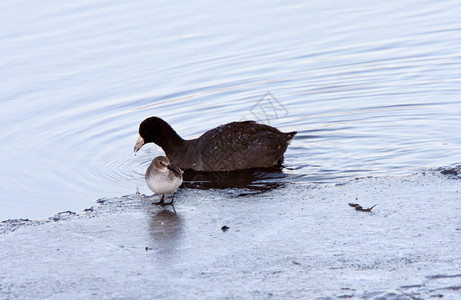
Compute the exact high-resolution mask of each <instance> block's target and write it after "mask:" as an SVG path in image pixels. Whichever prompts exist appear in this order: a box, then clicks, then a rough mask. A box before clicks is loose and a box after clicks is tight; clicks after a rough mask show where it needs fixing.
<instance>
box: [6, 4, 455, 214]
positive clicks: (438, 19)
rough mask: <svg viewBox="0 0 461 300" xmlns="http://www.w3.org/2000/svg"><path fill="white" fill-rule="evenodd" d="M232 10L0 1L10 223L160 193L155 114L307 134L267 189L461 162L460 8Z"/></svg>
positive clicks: (205, 125)
mask: <svg viewBox="0 0 461 300" xmlns="http://www.w3.org/2000/svg"><path fill="white" fill-rule="evenodd" d="M183 5H187V6H183ZM220 5H221V6H217V4H216V2H212V1H209V2H206V1H193V2H188V3H187V4H174V3H171V2H170V1H157V2H156V3H153V2H152V1H137V2H134V3H131V2H126V1H119V2H117V1H93V0H92V1H77V2H75V1H71V2H62V1H41V2H40V3H38V2H36V1H27V0H25V1H4V2H1V3H0V28H1V31H0V41H1V42H0V81H1V89H0V128H1V131H0V164H1V169H0V193H1V194H0V219H6V218H19V217H23V218H43V217H47V216H49V215H52V214H54V213H56V212H58V211H63V210H74V211H81V210H82V209H84V208H85V207H88V206H91V205H93V204H94V202H95V200H96V199H98V198H100V197H111V196H120V195H123V194H132V193H134V192H136V188H137V186H138V185H139V190H140V192H144V193H148V191H147V189H146V187H145V184H144V178H143V173H144V171H145V169H146V168H147V165H148V163H149V162H150V160H151V159H152V158H153V157H154V156H156V155H158V154H161V153H162V152H161V150H160V149H159V148H158V147H156V146H154V145H150V146H148V147H144V148H143V149H142V150H141V151H140V152H139V154H138V156H134V154H133V146H134V143H135V141H136V138H137V128H138V125H139V122H140V121H142V120H143V119H144V118H146V117H148V116H151V115H157V116H160V117H162V118H164V119H165V120H167V121H168V122H169V123H170V124H171V125H172V126H173V127H174V128H175V129H176V130H177V131H178V132H179V133H180V134H181V135H182V136H183V137H185V138H193V137H197V136H198V135H199V134H201V133H203V132H204V131H206V130H207V129H210V128H213V127H215V126H218V125H220V124H223V123H226V122H229V121H235V120H241V119H259V120H260V121H263V122H265V123H270V124H271V125H273V126H276V127H278V128H280V129H281V130H283V131H291V130H298V131H299V133H298V135H297V137H296V139H295V140H294V141H293V143H292V145H291V146H290V148H289V149H288V151H287V153H286V159H285V168H284V169H283V170H282V173H281V176H279V177H282V178H279V179H267V178H266V179H263V181H271V180H272V182H277V181H282V182H304V183H310V182H321V183H334V182H338V181H341V180H344V178H351V177H357V176H368V175H380V174H406V173H411V172H414V170H417V169H421V168H427V167H438V166H443V165H452V164H456V163H459V162H460V161H461V135H460V132H461V131H460V130H461V52H460V50H459V49H460V45H461V18H460V16H461V6H460V5H459V2H457V1H435V0H433V1H426V2H413V1H406V2H405V1H400V2H389V3H387V2H386V3H385V2H376V3H370V2H369V1H348V2H347V3H342V2H338V1H300V2H299V3H294V4H290V5H287V4H286V3H285V1H264V2H261V1H246V2H245V4H242V3H220ZM267 93H270V94H267ZM279 175H280V174H279ZM269 177H270V176H269ZM275 177H276V178H277V177H278V176H275Z"/></svg>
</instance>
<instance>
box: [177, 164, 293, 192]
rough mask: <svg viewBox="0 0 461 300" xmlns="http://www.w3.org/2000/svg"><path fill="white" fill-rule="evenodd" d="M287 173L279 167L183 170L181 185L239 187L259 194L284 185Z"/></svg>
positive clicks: (207, 187)
mask: <svg viewBox="0 0 461 300" xmlns="http://www.w3.org/2000/svg"><path fill="white" fill-rule="evenodd" d="M288 176H289V175H288V174H286V173H283V171H282V168H281V167H273V168H255V169H248V170H236V171H229V172H196V171H192V170H187V171H186V172H184V181H183V185H182V186H183V187H186V188H192V189H204V190H207V189H230V188H241V189H246V190H247V191H248V192H247V193H243V194H242V196H244V195H247V194H260V193H265V192H267V191H270V190H273V189H276V188H278V187H280V186H282V185H284V182H283V179H284V178H286V177H288Z"/></svg>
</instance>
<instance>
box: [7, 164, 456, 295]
mask: <svg viewBox="0 0 461 300" xmlns="http://www.w3.org/2000/svg"><path fill="white" fill-rule="evenodd" d="M460 191H461V180H459V177H458V176H457V174H456V172H448V174H441V173H440V172H439V171H428V172H422V173H418V174H415V175H412V176H406V177H379V178H364V179H359V180H354V181H351V182H349V183H347V184H344V185H336V186H325V185H318V186H310V185H304V184H301V185H299V184H287V185H284V186H281V187H279V188H276V189H273V190H271V191H268V192H266V193H262V194H256V195H246V196H240V197H239V194H240V193H244V190H241V189H233V190H196V189H195V190H194V189H187V188H186V189H182V190H180V192H179V193H178V194H177V198H176V201H177V204H176V211H177V214H176V215H175V214H173V213H172V212H171V211H170V210H168V209H167V210H163V209H161V208H158V207H155V206H153V205H151V204H150V202H149V201H148V200H146V199H147V198H146V197H145V196H143V195H129V196H124V197H120V198H113V199H101V200H99V201H98V202H99V204H97V205H95V206H94V207H92V208H89V209H87V210H85V211H83V212H79V213H78V214H73V213H69V212H64V213H61V214H58V215H56V216H54V217H52V218H50V219H47V220H43V221H24V220H23V221H20V220H15V221H14V220H11V221H7V222H3V223H1V226H0V230H1V231H0V232H2V233H1V235H0V260H1V265H2V267H1V269H0V287H1V288H0V297H7V298H28V297H30V298H45V297H52V298H54V297H56V298H68V297H70V298H77V297H80V298H88V297H91V296H97V297H100V298H117V297H120V298H170V299H178V298H226V297H229V298H232V297H244V298H250V297H251V298H271V297H273V298H281V297H294V298H296V297H299V298H301V297H308V298H323V299H325V298H332V299H336V298H349V297H354V298H367V299H410V298H411V299H413V298H423V299H424V298H429V297H436V298H438V297H442V296H443V298H444V299H459V297H461V251H459V249H461V201H460V196H461V195H460ZM151 200H157V199H156V197H155V198H152V199H151ZM350 202H354V203H359V204H361V205H362V206H363V207H369V206H372V205H375V204H377V206H376V207H375V208H374V209H373V211H372V212H371V213H366V212H359V211H356V210H355V209H354V208H352V207H350V206H349V205H348V203H350ZM21 223H24V224H25V225H21ZM27 225H29V226H27ZM223 226H227V227H229V228H228V230H226V231H224V230H222V227H223Z"/></svg>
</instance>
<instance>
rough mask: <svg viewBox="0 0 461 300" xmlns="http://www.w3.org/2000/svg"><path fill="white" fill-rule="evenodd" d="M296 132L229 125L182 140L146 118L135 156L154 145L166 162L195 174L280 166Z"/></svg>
mask: <svg viewBox="0 0 461 300" xmlns="http://www.w3.org/2000/svg"><path fill="white" fill-rule="evenodd" d="M296 133H297V132H296V131H292V132H288V133H284V132H281V131H280V130H278V129H277V128H274V127H271V126H268V125H264V124H259V123H257V122H255V121H243V122H232V123H227V124H224V125H221V126H219V127H216V128H214V129H211V130H209V131H207V132H205V133H204V134H202V135H201V136H200V137H198V138H196V139H192V140H184V139H182V138H181V137H180V136H179V135H178V134H177V133H176V131H174V129H173V128H172V127H171V126H170V125H169V124H168V123H167V122H165V121H164V120H162V119H160V118H158V117H150V118H147V119H145V120H144V121H142V123H141V124H140V125H139V138H138V140H137V142H136V145H135V147H134V151H135V152H137V151H138V150H139V149H140V148H141V147H142V146H143V145H144V144H146V143H155V144H157V145H158V146H160V147H161V148H162V149H163V151H164V152H165V154H166V156H167V157H168V159H169V160H170V162H171V163H172V164H174V165H176V166H178V167H179V168H181V169H191V170H195V171H233V170H243V169H251V168H266V167H273V166H277V165H280V163H281V162H282V161H283V153H284V152H285V151H286V149H287V147H288V145H289V144H290V142H291V140H292V139H293V138H294V136H295V135H296Z"/></svg>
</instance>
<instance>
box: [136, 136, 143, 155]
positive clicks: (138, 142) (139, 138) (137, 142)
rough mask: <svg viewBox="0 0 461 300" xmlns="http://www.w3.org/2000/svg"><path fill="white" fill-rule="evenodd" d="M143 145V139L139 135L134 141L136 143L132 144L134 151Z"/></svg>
mask: <svg viewBox="0 0 461 300" xmlns="http://www.w3.org/2000/svg"><path fill="white" fill-rule="evenodd" d="M143 145H144V139H143V138H142V137H141V136H139V137H138V140H137V141H136V144H135V145H134V152H135V153H136V152H138V150H139V149H141V147H142V146H143Z"/></svg>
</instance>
